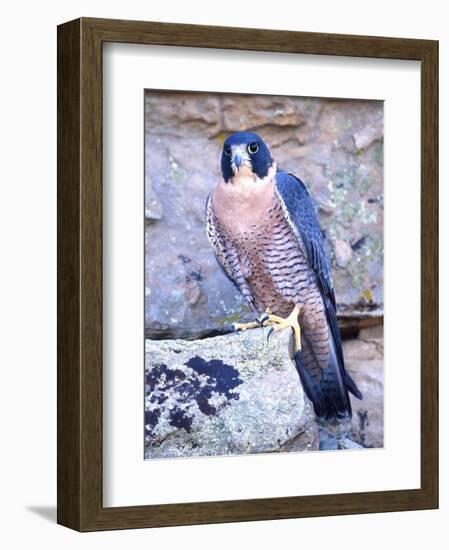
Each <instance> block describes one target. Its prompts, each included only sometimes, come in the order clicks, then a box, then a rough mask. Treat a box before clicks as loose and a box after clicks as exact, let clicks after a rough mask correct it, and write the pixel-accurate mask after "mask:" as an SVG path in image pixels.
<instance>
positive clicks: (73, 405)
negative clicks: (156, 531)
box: [57, 18, 438, 531]
mask: <svg viewBox="0 0 449 550" xmlns="http://www.w3.org/2000/svg"><path fill="white" fill-rule="evenodd" d="M104 42H127V43H138V44H158V45H174V46H191V47H202V48H225V49H236V50H260V51H266V52H290V53H303V54H315V55H333V56H354V57H371V58H386V59H402V60H418V61H420V62H421V155H422V157H421V209H422V210H421V229H422V232H421V258H422V261H421V350H422V351H421V488H420V489H413V490H393V491H379V492H366V493H346V494H327V495H316V496H298V497H282V498H263V499H252V500H233V501H219V502H194V503H188V504H161V505H151V506H130V507H115V508H105V507H103V503H102V45H103V43H104ZM437 201H438V43H437V42H436V41H430V40H415V39H402V38H379V37H365V36H344V35H336V34H335V35H334V34H318V33H303V32H287V31H273V30H260V29H243V28H226V27H208V26H196V25H180V24H169V23H150V22H141V21H121V20H106V19H90V18H81V19H77V20H75V21H71V22H68V23H65V24H62V25H60V26H59V27H58V516H57V517H58V523H60V524H62V525H65V526H67V527H70V528H72V529H76V530H79V531H95V530H105V529H126V528H137V527H159V526H172V525H187V524H202V523H219V522H233V521H252V520H270V519H281V518H299V517H311V516H327V515H338V514H359V513H372V512H392V511H399V510H422V509H431V508H437V507H438V336H437V335H438V208H437Z"/></svg>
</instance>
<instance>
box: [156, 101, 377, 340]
mask: <svg viewBox="0 0 449 550" xmlns="http://www.w3.org/2000/svg"><path fill="white" fill-rule="evenodd" d="M145 117H146V124H145V140H146V141H145V143H146V148H145V158H146V205H145V206H146V208H145V215H146V221H147V223H146V309H145V321H146V329H147V336H148V337H150V338H184V339H185V338H187V339H190V338H191V339H194V338H198V337H201V336H204V335H211V334H219V333H222V332H223V331H226V329H227V327H229V325H230V323H232V322H233V321H235V320H237V319H240V318H243V319H249V318H250V317H252V314H251V313H250V311H249V309H248V308H247V306H246V304H245V303H244V302H243V300H242V298H241V296H240V295H239V293H238V292H237V291H236V289H235V288H234V287H233V286H232V284H231V283H230V282H229V281H228V280H227V279H226V277H225V276H224V275H223V273H222V272H221V271H220V269H219V268H218V266H217V264H216V262H215V259H214V256H213V253H212V250H211V247H210V246H209V243H208V242H207V238H206V233H205V228H204V204H205V200H206V197H207V194H208V193H209V191H210V190H211V188H212V187H213V186H214V185H215V183H216V182H217V181H218V179H219V177H220V151H221V147H222V143H223V139H224V138H225V137H226V136H227V135H228V134H229V133H232V132H234V131H237V130H254V131H256V132H258V133H260V135H261V136H262V137H263V138H264V139H265V140H266V141H267V143H268V144H269V146H270V148H271V149H272V151H273V154H274V156H275V158H276V160H277V162H278V164H279V165H280V166H281V167H282V168H284V169H285V170H288V171H292V172H293V173H295V174H296V175H298V176H299V177H300V178H301V179H302V180H303V181H304V182H305V183H306V185H307V187H308V188H309V190H310V193H311V195H312V197H313V199H314V200H315V202H316V205H317V210H318V215H319V218H320V222H321V224H322V227H323V229H324V230H325V232H326V235H327V237H328V242H329V254H330V258H331V263H332V270H333V275H334V282H335V287H336V295H337V301H338V306H339V314H340V315H346V316H354V315H356V316H363V315H373V314H374V315H382V313H383V144H382V139H383V123H382V120H383V113H382V102H380V101H362V100H360V101H359V100H354V101H349V100H348V101H346V100H331V99H313V98H289V97H282V96H276V97H269V96H239V95H220V94H194V93H184V92H151V91H149V92H147V93H146V96H145Z"/></svg>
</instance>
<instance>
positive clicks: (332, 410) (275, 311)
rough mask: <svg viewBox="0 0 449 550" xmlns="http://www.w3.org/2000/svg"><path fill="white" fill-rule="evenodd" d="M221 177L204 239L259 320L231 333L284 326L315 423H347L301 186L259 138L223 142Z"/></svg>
mask: <svg viewBox="0 0 449 550" xmlns="http://www.w3.org/2000/svg"><path fill="white" fill-rule="evenodd" d="M221 171H222V175H223V179H222V180H221V181H219V183H218V184H217V185H216V186H215V188H214V189H213V190H212V191H211V193H210V194H209V196H208V198H207V203H206V218H207V234H208V238H209V241H210V243H211V244H212V247H213V249H214V252H215V256H216V258H217V262H218V264H219V265H220V266H221V268H222V269H223V271H224V273H225V274H226V275H227V277H228V278H229V279H230V280H231V281H232V283H234V285H235V286H236V287H237V288H238V290H239V291H240V292H241V293H242V294H243V296H244V297H245V299H246V300H247V301H248V303H249V304H250V305H251V307H252V308H253V310H254V311H255V312H256V314H257V315H258V316H256V320H255V321H254V322H251V323H236V324H235V329H236V330H246V329H248V328H255V327H259V326H261V325H262V326H268V327H270V331H272V330H279V329H281V328H285V327H291V328H292V329H293V334H294V346H295V350H294V359H295V364H296V368H297V370H298V373H299V378H300V380H301V383H302V385H303V387H304V390H305V393H306V395H307V396H308V397H309V399H310V400H311V401H312V403H313V407H314V410H315V414H316V415H317V417H318V418H321V419H326V420H328V421H330V422H341V421H345V420H349V419H350V418H351V414H352V411H351V403H350V399H349V394H348V391H349V392H351V393H352V394H353V395H355V396H356V397H357V398H359V399H362V394H361V393H360V391H359V389H358V388H357V386H356V384H355V383H354V381H353V380H352V378H351V377H350V376H349V374H348V372H347V371H346V370H345V366H344V359H343V350H342V345H341V337H340V331H339V328H338V324H337V315H336V303H335V294H334V289H333V284H332V277H331V272H330V268H329V261H328V258H327V255H326V250H325V242H324V237H323V233H322V231H321V229H320V226H319V223H318V220H317V217H316V214H315V209H314V206H313V203H312V200H311V198H310V196H309V193H308V191H307V189H306V187H305V185H304V183H303V182H302V181H301V180H300V179H299V178H297V177H296V176H294V175H293V174H289V173H287V172H285V171H283V170H280V169H279V168H277V166H276V163H275V161H274V160H273V158H272V156H271V153H270V150H269V149H268V147H267V145H266V144H265V143H264V141H263V140H262V138H261V137H260V136H258V135H257V134H254V133H252V132H238V133H235V134H233V135H231V136H229V137H228V138H227V139H226V140H225V142H224V145H223V151H222V155H221Z"/></svg>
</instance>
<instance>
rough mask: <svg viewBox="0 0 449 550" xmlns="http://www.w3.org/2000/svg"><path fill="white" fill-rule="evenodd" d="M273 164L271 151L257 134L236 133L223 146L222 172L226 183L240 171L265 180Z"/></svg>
mask: <svg viewBox="0 0 449 550" xmlns="http://www.w3.org/2000/svg"><path fill="white" fill-rule="evenodd" d="M272 164H273V159H272V158H271V154H270V151H269V149H268V147H267V146H266V145H265V143H264V141H263V139H262V138H261V137H260V136H258V135H257V134H253V133H252V132H236V133H235V134H232V135H231V136H229V137H228V138H227V139H226V141H225V142H224V144H223V152H222V154H221V171H222V172H223V178H224V180H225V181H226V182H228V181H229V180H230V179H231V178H233V177H234V176H235V175H236V174H237V173H238V172H240V171H242V172H243V171H251V172H252V173H253V174H254V175H256V176H258V177H259V178H264V177H265V176H266V175H267V174H268V170H269V168H270V167H271V166H272Z"/></svg>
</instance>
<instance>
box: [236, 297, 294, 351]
mask: <svg viewBox="0 0 449 550" xmlns="http://www.w3.org/2000/svg"><path fill="white" fill-rule="evenodd" d="M300 311H301V308H300V307H299V306H296V305H295V307H294V308H293V311H292V312H291V313H290V315H289V316H288V317H286V318H285V319H284V318H283V317H279V316H278V315H273V314H272V313H271V310H270V309H269V308H267V310H266V314H265V316H264V319H263V321H252V322H251V323H234V330H241V331H245V330H248V329H251V328H258V327H260V326H271V327H273V330H275V331H277V330H282V329H283V328H292V329H293V333H294V338H295V353H296V352H297V351H301V327H300V326H299V322H298V315H299V313H300Z"/></svg>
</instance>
